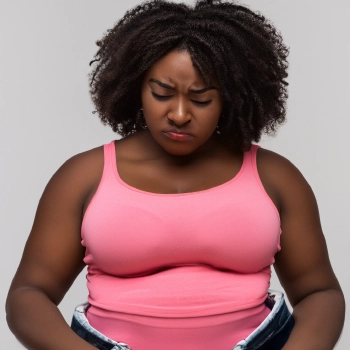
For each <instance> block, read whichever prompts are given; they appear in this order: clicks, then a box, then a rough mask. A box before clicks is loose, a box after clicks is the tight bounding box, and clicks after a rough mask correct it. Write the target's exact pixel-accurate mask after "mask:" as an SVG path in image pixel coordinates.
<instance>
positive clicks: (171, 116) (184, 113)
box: [167, 102, 192, 126]
mask: <svg viewBox="0 0 350 350" xmlns="http://www.w3.org/2000/svg"><path fill="white" fill-rule="evenodd" d="M167 118H168V120H169V121H171V122H173V123H174V124H176V125H178V126H181V125H184V124H186V123H188V122H190V121H191V119H192V116H191V113H190V112H189V111H188V110H187V109H186V107H185V104H184V103H181V102H180V103H178V104H177V106H175V107H174V108H173V109H172V110H171V111H169V112H168V114H167Z"/></svg>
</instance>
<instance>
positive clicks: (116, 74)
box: [89, 0, 289, 150]
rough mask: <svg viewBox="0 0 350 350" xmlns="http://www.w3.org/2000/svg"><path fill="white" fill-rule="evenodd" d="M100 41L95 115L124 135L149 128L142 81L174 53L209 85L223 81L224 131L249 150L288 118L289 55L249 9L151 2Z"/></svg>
mask: <svg viewBox="0 0 350 350" xmlns="http://www.w3.org/2000/svg"><path fill="white" fill-rule="evenodd" d="M96 44H97V45H98V46H99V50H98V51H97V53H96V54H95V56H94V60H93V61H91V62H90V65H91V64H93V63H94V64H95V66H94V68H93V70H92V72H91V73H90V74H89V82H90V94H91V98H92V101H93V103H94V105H95V107H96V111H94V112H97V113H98V114H99V116H100V119H101V121H102V122H103V123H104V124H109V125H110V126H111V127H112V129H113V131H116V132H117V133H119V134H120V135H121V136H122V137H125V136H126V135H129V134H131V133H133V132H136V131H138V130H141V129H144V128H145V127H146V125H145V122H144V119H143V117H142V112H141V111H140V108H141V82H142V77H143V75H144V74H145V72H146V71H147V70H148V69H149V68H150V67H151V66H152V65H153V64H154V63H155V62H156V61H158V60H159V59H160V58H161V57H163V56H164V55H166V54H167V53H169V52H170V51H173V50H178V51H184V50H185V51H187V52H188V53H189V54H190V56H191V59H192V62H193V64H194V66H195V67H196V68H197V69H198V71H199V73H200V74H201V76H202V77H203V79H204V81H205V82H206V84H208V85H209V84H210V83H211V81H212V79H213V76H214V79H216V80H217V81H218V82H219V85H220V92H221V94H222V97H223V101H224V102H223V113H222V116H221V117H220V120H219V125H218V130H219V133H220V134H222V135H223V136H224V137H226V138H227V139H231V140H233V141H234V142H235V143H236V144H237V145H238V146H239V147H240V148H241V149H242V150H247V149H249V148H250V145H251V143H252V141H255V142H258V141H259V140H260V138H261V135H262V133H266V134H274V133H275V131H276V129H277V127H278V125H279V124H281V123H283V122H284V121H285V116H286V100H287V97H288V93H287V86H288V83H287V82H286V81H285V78H286V77H287V76H288V73H287V69H288V62H287V56H288V53H289V50H288V48H287V47H286V46H285V45H284V44H283V41H282V37H281V34H280V33H279V32H278V31H277V30H276V28H275V27H274V26H273V25H272V23H271V22H270V21H269V20H267V19H266V18H265V17H264V16H263V15H262V14H260V13H258V12H253V11H251V10H250V9H248V8H246V7H244V6H241V5H238V4H235V3H232V2H228V1H220V0H197V1H196V3H195V5H194V7H189V6H188V5H186V4H183V3H171V2H167V1H163V0H153V1H144V2H143V3H142V4H140V5H138V6H136V7H134V8H132V9H131V10H129V11H127V12H126V14H125V15H124V17H123V18H122V19H120V20H119V21H118V22H117V23H116V25H115V26H114V27H113V28H111V29H109V30H108V31H107V32H106V33H105V34H104V37H103V38H102V39H101V40H99V41H97V42H96Z"/></svg>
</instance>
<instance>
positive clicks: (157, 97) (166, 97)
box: [152, 92, 171, 101]
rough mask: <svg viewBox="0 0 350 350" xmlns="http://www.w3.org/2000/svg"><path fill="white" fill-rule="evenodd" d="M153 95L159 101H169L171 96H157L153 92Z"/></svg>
mask: <svg viewBox="0 0 350 350" xmlns="http://www.w3.org/2000/svg"><path fill="white" fill-rule="evenodd" d="M152 95H153V96H154V97H155V98H156V99H157V100H161V101H162V100H167V99H168V98H169V97H171V96H161V95H157V94H155V93H154V92H152Z"/></svg>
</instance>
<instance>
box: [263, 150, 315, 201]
mask: <svg viewBox="0 0 350 350" xmlns="http://www.w3.org/2000/svg"><path fill="white" fill-rule="evenodd" d="M256 163H257V169H258V173H259V177H260V179H261V181H262V183H263V185H264V187H265V189H266V190H267V192H271V193H273V194H274V196H275V197H277V198H278V201H279V202H280V203H281V204H282V205H283V203H284V204H286V203H287V202H290V201H293V202H295V201H299V202H300V203H301V202H302V201H305V197H309V198H310V197H313V193H312V190H311V187H310V185H309V184H308V182H307V181H306V179H305V177H304V176H303V174H302V172H301V171H300V170H299V169H298V168H297V167H296V166H295V165H294V164H293V163H292V161H290V160H289V159H287V158H286V157H284V156H282V155H280V154H278V153H276V152H273V151H270V150H267V149H264V148H262V147H260V148H259V149H258V151H257V161H256Z"/></svg>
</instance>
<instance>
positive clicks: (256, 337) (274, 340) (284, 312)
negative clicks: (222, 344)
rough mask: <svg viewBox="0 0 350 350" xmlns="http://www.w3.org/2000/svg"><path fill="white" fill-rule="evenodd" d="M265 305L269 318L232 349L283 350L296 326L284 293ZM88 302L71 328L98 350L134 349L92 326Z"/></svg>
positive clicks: (78, 310) (271, 296)
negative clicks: (89, 318) (88, 312)
mask: <svg viewBox="0 0 350 350" xmlns="http://www.w3.org/2000/svg"><path fill="white" fill-rule="evenodd" d="M265 304H266V305H267V306H268V307H269V308H270V309H271V312H270V313H269V315H268V316H267V317H266V318H265V319H264V321H263V322H262V323H261V324H260V326H259V327H258V328H256V329H255V330H254V331H253V332H252V333H251V334H249V336H248V337H247V338H246V339H244V340H241V341H240V342H238V343H237V344H236V345H235V346H234V347H233V348H232V350H255V349H259V350H281V349H282V347H283V346H284V344H285V343H286V342H287V340H288V338H289V335H290V333H291V331H292V329H293V327H294V319H293V316H292V315H291V313H290V312H289V310H288V307H287V305H286V303H285V300H284V295H283V293H281V292H277V291H272V290H269V296H268V298H267V299H266V301H265ZM88 307H89V304H88V303H85V304H81V305H78V306H77V307H76V308H75V311H74V314H73V319H72V324H71V328H72V330H73V331H74V332H75V333H76V334H78V335H79V336H80V337H81V338H82V339H84V340H86V341H87V342H88V343H89V344H91V345H93V346H95V347H96V348H97V349H99V350H132V349H131V348H130V347H129V346H128V345H127V344H125V343H122V342H119V341H115V340H112V339H110V338H108V337H106V336H105V335H103V334H102V333H100V332H99V331H98V330H96V329H95V328H93V327H91V325H90V324H89V321H88V320H87V318H86V316H85V312H86V309H87V308H88Z"/></svg>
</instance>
